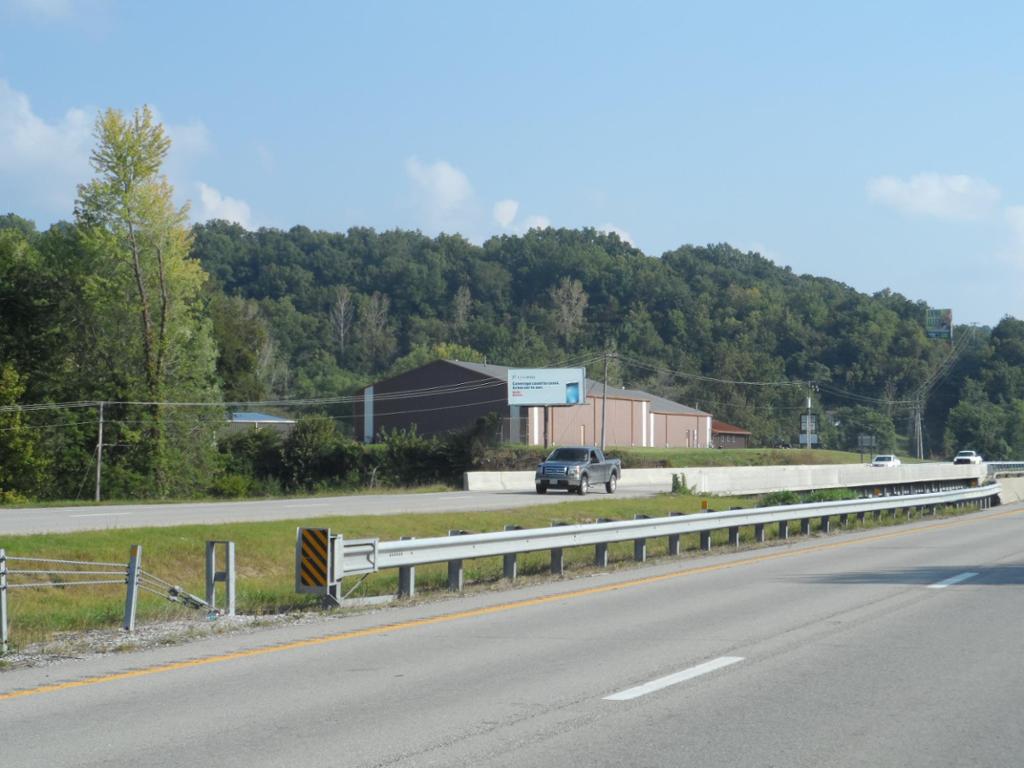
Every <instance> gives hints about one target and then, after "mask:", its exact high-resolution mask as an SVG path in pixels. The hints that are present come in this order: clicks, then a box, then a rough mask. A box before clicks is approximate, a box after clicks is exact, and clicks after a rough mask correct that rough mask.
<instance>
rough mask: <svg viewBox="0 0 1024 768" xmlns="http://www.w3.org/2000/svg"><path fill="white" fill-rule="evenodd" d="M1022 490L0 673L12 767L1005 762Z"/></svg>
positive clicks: (1013, 721) (1018, 746)
mask: <svg viewBox="0 0 1024 768" xmlns="http://www.w3.org/2000/svg"><path fill="white" fill-rule="evenodd" d="M1022 510H1024V507H1022V506H1021V505H1015V506H1012V507H1000V508H995V509H992V510H987V511H984V512H978V513H974V514H971V515H967V516H964V517H960V518H952V519H940V520H926V521H920V522H916V523H913V524H910V525H905V526H900V527H894V528H883V529H873V530H869V531H862V532H857V533H843V534H836V535H831V536H819V537H813V538H808V539H796V540H793V541H792V542H791V543H789V544H784V545H779V546H773V547H767V548H760V549H750V550H745V551H741V552H721V551H720V552H718V553H714V554H711V555H701V556H695V557H687V558H683V559H674V560H662V561H660V562H659V563H657V564H650V565H647V566H644V567H639V568H635V569H628V570H625V571H615V572H608V573H596V574H592V575H589V576H585V577H580V578H575V579H560V580H548V581H544V582H542V583H539V584H535V585H532V586H529V587H523V588H516V589H511V590H505V591H492V590H487V591H479V592H476V593H473V594H469V595H466V596H462V597H457V598H451V599H443V600H435V601H430V602H426V603H421V604H412V605H404V606H399V607H391V608H387V609H385V610H382V611H376V612H372V613H366V614H363V615H357V616H347V617H338V618H336V619H332V620H330V621H328V622H326V623H321V624H314V625H304V626H294V627H288V628H281V629H276V630H272V631H266V632H260V633H255V634H251V635H242V636H226V637H218V638H213V639H209V640H206V641H202V642H198V643H193V644H189V645H183V646H176V647H169V648H160V649H156V650H153V651H147V652H144V653H127V654H118V655H110V656H103V657H93V658H88V659H83V660H79V661H70V662H66V663H62V664H57V665H53V666H50V667H45V668H38V669H19V670H10V671H6V672H3V673H0V750H2V754H3V756H4V762H5V763H10V764H11V765H27V766H34V765H61V766H69V767H70V766H109V765H120V764H144V765H147V766H181V765H187V764H205V765H216V766H224V767H231V766H244V767H245V768H261V767H262V766H282V765H320V764H325V765H331V766H431V765H437V766H481V765H486V766H513V765H514V766H534V765H552V764H554V765H560V766H568V767H569V768H573V767H575V766H623V765H629V766H690V765H692V766H730V767H735V766H872V768H876V767H877V766H922V767H923V766H928V767H929V768H932V767H933V766H1000V767H1004V766H1011V765H1019V764H1020V755H1021V754H1024V727H1022V726H1021V721H1020V709H1021V703H1022V698H1024V694H1022V693H1021V691H1022V690H1024V663H1022V661H1021V630H1022V629H1024V511H1022Z"/></svg>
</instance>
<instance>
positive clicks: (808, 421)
mask: <svg viewBox="0 0 1024 768" xmlns="http://www.w3.org/2000/svg"><path fill="white" fill-rule="evenodd" d="M805 432H806V435H807V450H810V449H811V392H810V390H808V391H807V426H806V430H805Z"/></svg>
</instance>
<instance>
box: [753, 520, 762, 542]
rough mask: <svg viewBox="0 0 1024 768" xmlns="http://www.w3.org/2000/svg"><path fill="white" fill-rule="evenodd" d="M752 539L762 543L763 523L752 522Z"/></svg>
mask: <svg viewBox="0 0 1024 768" xmlns="http://www.w3.org/2000/svg"><path fill="white" fill-rule="evenodd" d="M754 541H756V542H757V543H758V544H764V523H754Z"/></svg>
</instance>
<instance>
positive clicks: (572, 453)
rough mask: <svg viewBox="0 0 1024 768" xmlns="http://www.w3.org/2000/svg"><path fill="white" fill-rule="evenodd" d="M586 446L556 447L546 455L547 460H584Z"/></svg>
mask: <svg viewBox="0 0 1024 768" xmlns="http://www.w3.org/2000/svg"><path fill="white" fill-rule="evenodd" d="M587 455H588V454H587V449H586V448H556V449H555V450H553V451H552V452H551V455H550V456H548V461H586V460H587Z"/></svg>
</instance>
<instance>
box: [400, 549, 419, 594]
mask: <svg viewBox="0 0 1024 768" xmlns="http://www.w3.org/2000/svg"><path fill="white" fill-rule="evenodd" d="M414 538H415V537H414V536H402V537H401V539H400V540H401V541H410V540H411V539H414ZM398 596H399V597H415V596H416V566H415V565H403V566H401V567H399V569H398Z"/></svg>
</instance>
